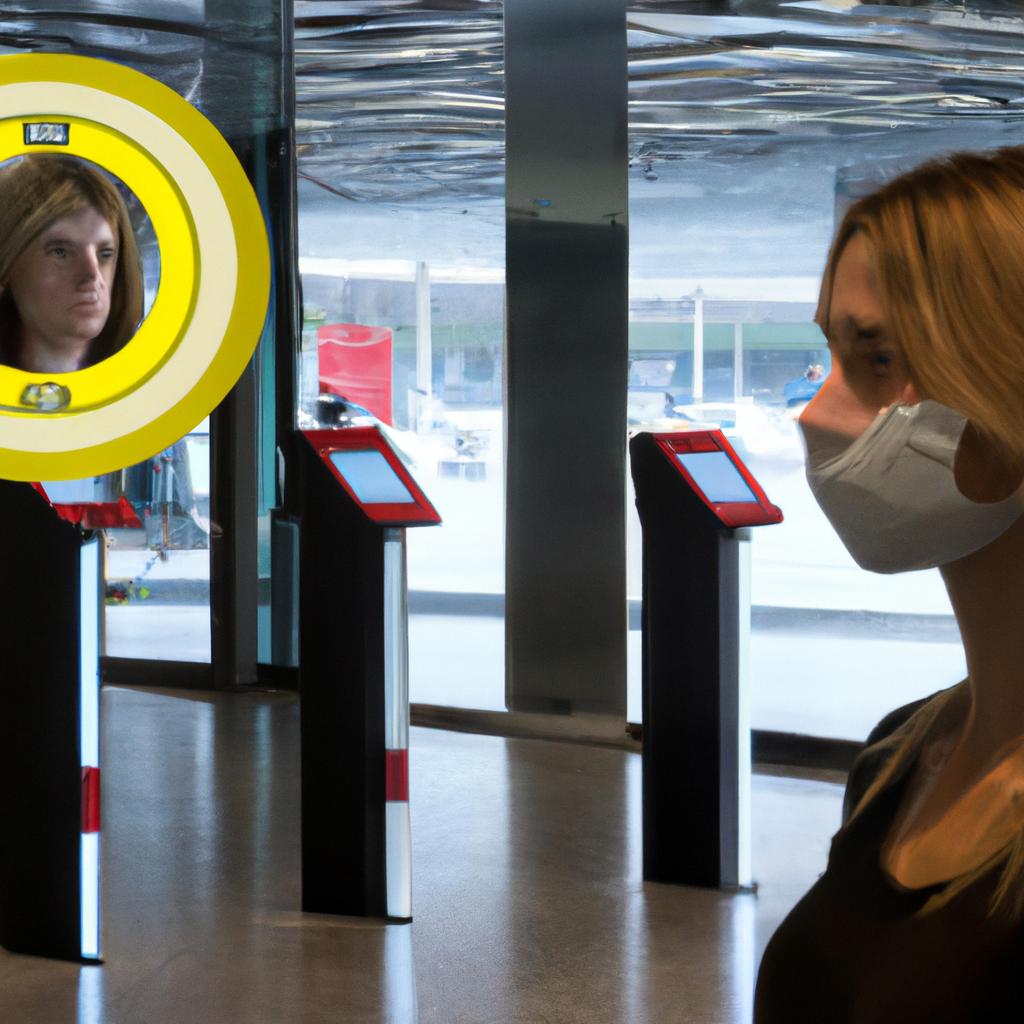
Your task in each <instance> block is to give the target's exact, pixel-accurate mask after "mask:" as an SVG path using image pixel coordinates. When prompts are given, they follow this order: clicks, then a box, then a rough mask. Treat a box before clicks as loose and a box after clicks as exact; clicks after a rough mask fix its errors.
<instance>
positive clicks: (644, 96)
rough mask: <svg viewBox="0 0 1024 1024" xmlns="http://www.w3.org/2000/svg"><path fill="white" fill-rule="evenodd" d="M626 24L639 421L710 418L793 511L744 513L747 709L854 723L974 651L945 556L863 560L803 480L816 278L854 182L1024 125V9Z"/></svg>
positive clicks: (674, 15) (678, 8)
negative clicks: (1018, 48) (749, 574)
mask: <svg viewBox="0 0 1024 1024" xmlns="http://www.w3.org/2000/svg"><path fill="white" fill-rule="evenodd" d="M883 11H884V15H883V13H881V12H883ZM990 15H991V17H990ZM996 15H998V17H996ZM627 28H628V40H629V59H630V75H629V105H630V126H629V146H630V155H631V162H630V321H631V322H630V335H629V347H630V357H631V368H630V378H629V420H630V423H629V426H630V429H639V428H658V429H687V428H688V427H692V426H694V425H695V424H701V423H710V424H714V425H718V426H720V427H721V428H722V429H723V431H724V432H725V434H726V435H727V436H728V437H729V438H730V440H732V442H733V444H734V446H735V447H736V448H737V450H738V451H739V453H740V455H741V456H742V457H743V458H744V459H745V460H746V462H747V464H748V465H749V466H750V468H751V469H752V471H753V472H754V474H755V476H756V477H757V478H758V479H759V480H760V482H761V483H762V485H763V486H764V488H765V490H766V491H767V493H768V496H769V498H770V499H771V500H772V501H773V502H775V503H776V504H778V505H779V506H780V507H781V508H782V509H783V512H784V514H785V516H786V521H785V522H784V523H783V524H781V525H779V526H771V527H762V528H758V529H756V530H755V531H754V539H753V581H752V586H753V635H752V645H751V671H752V675H753V688H754V708H753V716H754V717H753V724H754V726H755V727H756V728H761V729H776V730H781V731H785V732H797V733H808V734H817V735H824V736H832V737H844V738H852V739H863V737H864V735H865V734H866V732H867V731H868V730H869V729H870V728H871V726H872V725H874V724H875V722H876V721H877V720H878V719H879V718H880V717H881V716H882V715H883V714H885V713H886V712H887V711H889V710H891V709H892V708H894V707H896V706H898V705H900V704H903V703H905V702H907V701H910V700H912V699H915V698H917V697H920V696H924V695H927V694H930V693H932V692H934V691H935V690H937V689H939V688H940V687H943V686H947V685H950V684H952V683H954V682H956V681H958V680H959V679H961V678H962V677H963V675H964V673H965V666H964V662H963V654H962V650H961V647H960V644H959V637H958V633H957V629H956V625H955V622H954V620H953V618H952V612H951V609H950V606H949V602H948V600H947V598H946V594H945V591H944V589H943V586H942V582H941V579H940V578H939V575H938V573H937V572H935V571H931V572H922V573H907V574H904V575H900V576H885V577H883V576H876V575H872V574H869V573H866V572H863V571H861V570H860V569H858V568H857V567H856V566H855V565H854V563H853V561H852V560H851V559H850V557H849V555H847V553H846V551H845V550H844V548H843V547H842V545H841V544H840V542H839V540H838V539H837V537H836V535H835V534H834V532H833V531H832V529H831V527H830V526H829V524H828V523H827V521H826V520H825V519H824V517H823V516H822V514H821V512H820V511H819V510H818V508H817V505H816V504H815V502H814V500H813V498H812V496H811V494H810V492H809V490H808V488H807V485H806V482H805V480H804V470H803V449H802V445H801V441H800V437H799V435H798V433H797V428H796V425H795V418H796V416H797V415H798V414H799V412H800V410H801V409H802V408H803V406H804V404H806V401H807V400H808V399H809V398H810V397H811V396H812V395H813V394H814V393H815V392H816V390H817V388H818V387H820V385H821V381H822V379H824V377H825V376H826V375H827V374H828V372H829V369H830V364H829V359H828V352H827V350H826V347H825V340H824V338H823V337H822V335H821V333H820V331H819V330H818V328H817V327H816V326H815V325H814V324H813V323H812V317H813V313H814V308H815V304H816V300H817V291H818V283H819V277H820V274H821V269H822V267H823V265H824V260H825V254H826V250H827V248H828V245H829V242H830V240H831V236H832V232H833V230H834V226H835V224H836V220H837V215H841V212H842V210H843V209H844V207H845V204H847V203H848V202H849V201H850V199H851V198H852V197H855V196H857V195H860V194H863V192H864V191H865V190H868V189H870V188H872V187H874V186H875V185H877V184H880V183H882V182H883V181H884V180H886V178H887V177H889V176H891V175H893V174H894V173H898V172H899V171H900V170H902V169H904V168H907V167H910V166H913V165H914V164H916V163H918V162H920V161H921V160H923V159H925V158H926V157H928V156H930V155H932V154H936V153H940V152H944V151H950V150H954V149H969V148H983V147H989V146H997V145H1002V144H1008V143H1010V142H1011V141H1016V140H1014V139H1013V133H1014V131H1015V127H1014V122H1013V115H1011V114H1010V113H1009V105H1010V104H1013V103H1016V102H1018V101H1019V100H1020V98H1021V96H1022V94H1024V84H1022V82H1021V77H1020V74H1019V71H1018V69H1017V68H1016V66H1015V64H1014V61H1015V60H1016V57H1015V40H1016V38H1017V34H1018V33H1019V32H1020V30H1021V19H1019V18H1009V17H1006V16H1005V8H1004V5H1001V4H995V3H990V4H986V3H981V4H972V5H971V6H970V10H969V11H968V10H964V9H962V8H958V9H957V11H956V12H955V16H954V13H953V12H952V11H947V10H945V9H943V8H941V7H940V6H937V5H910V6H907V5H899V6H896V5H893V6H887V7H885V8H879V7H869V6H862V5H855V4H825V3H821V4H819V3H807V4H788V3H783V2H777V3H767V4H761V5H759V6H758V10H757V13H756V15H754V14H744V12H743V8H742V6H741V7H733V8H732V9H730V10H725V9H724V8H723V6H722V5H721V4H718V3H710V2H709V3H690V4H686V5H672V4H663V3H655V2H653V0H650V2H644V0H631V3H630V4H629V13H628V16H627ZM954 64H955V66H956V69H957V72H956V75H955V76H953V75H948V76H944V75H943V73H942V71H941V68H943V67H945V66H953V65H954ZM629 508H630V522H629V535H628V536H629V544H628V547H629V559H630V562H629V594H630V598H631V602H632V603H633V608H632V611H633V614H632V615H631V624H632V627H633V628H632V630H631V633H630V651H631V654H630V659H631V660H630V700H629V717H630V718H631V719H632V720H634V721H638V720H639V717H640V714H641V711H640V698H639V694H640V674H639V653H640V652H639V632H638V630H639V615H638V614H637V609H636V604H637V602H638V601H639V597H640V529H639V523H638V522H637V520H636V516H635V511H633V505H632V496H630V502H629Z"/></svg>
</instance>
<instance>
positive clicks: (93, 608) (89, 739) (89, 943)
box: [79, 536, 100, 960]
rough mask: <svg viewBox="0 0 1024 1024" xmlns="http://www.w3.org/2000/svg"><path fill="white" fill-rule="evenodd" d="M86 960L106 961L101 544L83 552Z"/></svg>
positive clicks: (92, 542)
mask: <svg viewBox="0 0 1024 1024" xmlns="http://www.w3.org/2000/svg"><path fill="white" fill-rule="evenodd" d="M80 580H81V595H80V598H79V600H80V602H81V605H80V607H81V620H80V621H81V632H80V648H79V650H80V652H81V667H80V676H79V681H80V686H81V704H80V711H79V715H80V745H81V764H82V860H81V901H82V902H81V909H82V959H83V960H98V959H99V958H100V670H99V669H100V664H99V663H100V659H99V638H100V620H99V588H100V540H99V538H98V537H95V536H94V537H92V538H91V539H90V540H87V541H85V543H83V544H82V548H81V576H80Z"/></svg>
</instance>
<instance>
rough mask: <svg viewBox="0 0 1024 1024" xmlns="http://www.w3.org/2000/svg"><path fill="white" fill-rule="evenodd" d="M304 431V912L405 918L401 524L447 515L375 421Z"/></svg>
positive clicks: (408, 892) (408, 852)
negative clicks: (432, 501)
mask: <svg viewBox="0 0 1024 1024" xmlns="http://www.w3.org/2000/svg"><path fill="white" fill-rule="evenodd" d="M302 434H303V441H302V443H301V444H300V446H299V447H300V450H301V452H302V488H303V496H302V497H303V505H302V517H301V524H300V538H299V545H300V553H299V605H300V626H299V678H300V693H301V708H302V726H301V738H302V908H303V910H306V911H312V912H318V913H330V914H350V915H360V916H367V917H389V918H394V919H399V920H410V919H411V918H412V848H411V835H410V827H409V759H408V746H409V743H408V740H409V681H408V636H407V619H408V611H407V605H408V601H407V589H406V566H405V528H406V527H409V526H431V525H436V524H437V523H439V522H440V521H441V520H440V517H439V516H438V514H437V512H436V511H435V510H434V507H433V506H432V505H431V504H430V502H429V500H428V499H427V497H426V495H425V494H424V493H423V491H422V490H421V489H420V488H419V486H418V485H417V483H416V481H415V480H414V479H413V478H412V475H411V474H410V472H409V470H408V469H407V468H406V466H405V465H404V463H403V462H402V460H401V459H400V458H399V456H398V454H397V453H396V452H395V450H394V449H393V448H392V447H391V445H390V444H389V443H388V441H387V439H386V438H385V437H384V435H383V434H382V433H381V431H380V430H379V428H377V427H375V426H374V427H347V428H342V429H337V430H311V431H303V432H302Z"/></svg>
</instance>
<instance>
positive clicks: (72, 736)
mask: <svg viewBox="0 0 1024 1024" xmlns="http://www.w3.org/2000/svg"><path fill="white" fill-rule="evenodd" d="M45 486H46V487H47V488H49V487H51V485H45ZM54 486H56V487H58V488H59V487H60V486H62V485H59V484H58V485H54ZM90 507H91V508H93V509H96V508H99V507H100V506H99V505H98V504H96V503H92V502H87V503H76V504H75V505H72V506H66V507H63V508H62V507H61V506H60V504H59V503H56V502H55V504H51V501H50V500H49V499H48V497H47V494H46V492H45V491H44V489H43V487H42V486H39V485H32V484H28V483H15V482H11V481H7V480H3V481H0V573H2V585H0V659H2V661H0V664H2V665H3V681H4V709H3V714H2V715H0V758H2V762H0V763H2V765H3V769H2V770H3V778H4V780H5V784H4V786H3V801H2V803H3V812H2V820H3V827H2V829H0V945H2V946H3V947H4V948H5V949H8V950H10V951H11V952H16V953H32V954H36V955H39V956H48V957H56V958H59V959H65V960H85V961H98V960H99V958H100V859H99V852H100V846H99V843H100V760H99V753H100V752H99V746H100V731H99V723H100V702H99V694H100V688H99V614H100V580H101V575H100V574H101V556H102V535H101V534H98V533H95V532H92V531H90V530H88V529H83V528H82V526H81V525H74V524H75V523H81V522H82V521H83V518H85V519H87V518H88V517H87V516H85V515H84V514H85V512H87V511H88V510H89V509H90ZM128 511H129V512H131V509H130V507H129V509H128ZM132 514H134V513H132ZM68 520H71V521H68Z"/></svg>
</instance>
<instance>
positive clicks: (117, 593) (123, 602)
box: [103, 420, 210, 662]
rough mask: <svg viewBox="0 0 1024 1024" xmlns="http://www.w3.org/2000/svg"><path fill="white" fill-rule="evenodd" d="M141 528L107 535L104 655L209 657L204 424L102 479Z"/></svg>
mask: <svg viewBox="0 0 1024 1024" xmlns="http://www.w3.org/2000/svg"><path fill="white" fill-rule="evenodd" d="M106 480H107V488H108V490H109V491H110V494H109V495H108V496H109V497H110V498H115V497H120V496H121V495H124V497H125V498H127V500H128V501H129V502H130V504H131V505H132V508H133V509H134V511H135V514H136V515H137V517H138V521H139V526H138V527H133V528H123V529H112V530H107V531H106V538H107V554H106V615H105V622H104V651H103V653H104V654H106V655H109V656H112V657H118V658H149V659H153V660H160V661H162V660H167V661H199V662H208V661H209V660H210V433H209V421H208V420H204V421H203V422H202V423H201V424H200V425H199V426H198V427H197V428H196V429H195V430H194V431H193V432H192V433H191V434H189V435H188V436H187V437H185V438H183V439H182V440H181V441H179V442H178V443H177V444H175V445H173V446H172V447H171V448H168V449H166V450H165V451H163V452H160V453H159V454H157V455H155V456H153V458H151V459H147V460H146V461H145V462H142V463H139V464H138V465H136V466H130V467H129V468H128V469H125V470H122V471H121V472H120V473H111V474H109V475H108V476H107V478H106Z"/></svg>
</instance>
